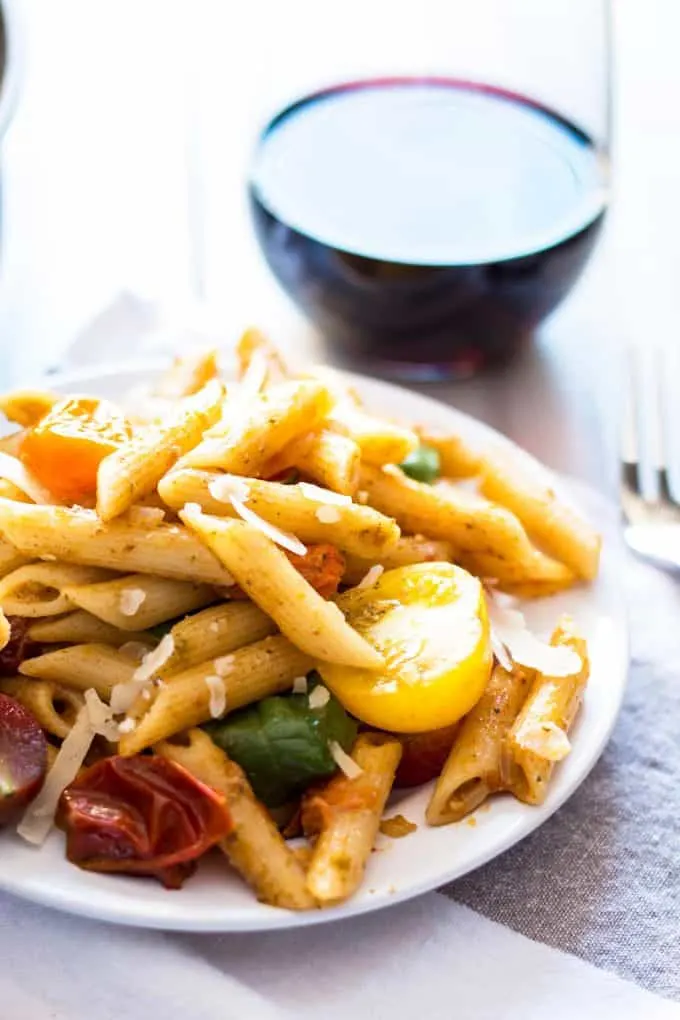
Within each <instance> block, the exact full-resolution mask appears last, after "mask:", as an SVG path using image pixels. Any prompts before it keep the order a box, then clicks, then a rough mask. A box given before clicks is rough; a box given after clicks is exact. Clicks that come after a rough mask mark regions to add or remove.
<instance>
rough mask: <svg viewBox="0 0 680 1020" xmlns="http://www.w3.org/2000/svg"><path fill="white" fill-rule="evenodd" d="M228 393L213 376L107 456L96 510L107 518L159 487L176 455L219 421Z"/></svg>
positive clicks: (101, 470)
mask: <svg viewBox="0 0 680 1020" xmlns="http://www.w3.org/2000/svg"><path fill="white" fill-rule="evenodd" d="M223 396H224V388H223V386H222V384H221V383H220V382H218V381H217V380H215V379H214V380H212V381H211V382H209V383H208V384H207V385H206V386H205V387H204V388H203V389H202V390H200V391H199V392H198V393H196V394H194V395H193V396H190V397H184V398H183V399H182V400H179V401H177V405H176V407H174V409H173V411H172V413H171V414H169V415H168V416H167V417H166V418H164V419H163V420H162V422H160V424H153V425H147V426H145V427H143V428H141V429H140V430H139V431H138V432H136V433H135V435H134V436H133V437H132V439H130V440H129V441H128V442H127V443H124V444H123V445H122V446H121V447H119V449H117V450H116V451H114V453H111V454H109V456H108V457H104V459H103V460H102V462H101V464H100V465H99V469H98V471H97V513H98V514H99V516H100V517H101V519H102V520H103V521H110V520H112V519H113V518H114V517H119V516H120V514H122V513H123V512H124V511H125V510H127V509H128V508H129V507H131V506H132V504H133V503H136V502H137V501H138V500H139V499H141V498H142V497H143V496H146V495H148V494H149V493H150V492H152V491H153V490H154V489H155V487H156V485H157V484H158V481H159V480H160V479H161V478H162V477H163V475H164V474H165V473H166V472H167V471H168V470H169V469H170V468H171V467H172V465H173V464H174V463H175V461H176V460H177V458H178V457H179V456H181V455H182V454H183V453H186V452H187V450H190V449H191V448H192V447H194V446H196V445H197V444H198V442H199V441H200V439H201V436H202V435H203V433H204V432H205V431H206V429H208V428H209V427H210V426H211V425H214V424H215V422H216V421H217V419H218V418H219V416H220V412H221V408H222V399H223Z"/></svg>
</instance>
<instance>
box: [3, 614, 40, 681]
mask: <svg viewBox="0 0 680 1020" xmlns="http://www.w3.org/2000/svg"><path fill="white" fill-rule="evenodd" d="M8 622H9V626H10V638H9V642H8V643H7V644H6V645H5V647H4V648H3V649H2V650H0V676H16V675H17V673H18V672H19V666H20V665H21V663H22V662H23V661H24V659H30V658H31V657H32V656H34V655H40V652H41V650H42V649H41V646H40V645H39V644H37V643H36V642H35V641H31V639H30V638H29V636H28V630H29V628H30V626H31V624H32V623H35V620H31V619H29V618H28V617H27V616H9V617H8Z"/></svg>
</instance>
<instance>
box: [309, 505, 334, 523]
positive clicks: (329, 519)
mask: <svg viewBox="0 0 680 1020" xmlns="http://www.w3.org/2000/svg"><path fill="white" fill-rule="evenodd" d="M314 516H315V517H316V519H317V521H320V522H321V524H337V523H338V521H339V520H340V511H339V510H337V509H336V507H334V506H320V507H319V509H318V510H316V511H315V513H314Z"/></svg>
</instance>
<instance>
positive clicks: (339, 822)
mask: <svg viewBox="0 0 680 1020" xmlns="http://www.w3.org/2000/svg"><path fill="white" fill-rule="evenodd" d="M351 757H352V760H353V761H354V763H355V764H356V766H357V767H358V770H359V774H358V775H356V776H354V777H353V778H349V777H347V776H343V775H340V776H337V777H336V778H334V779H331V781H330V783H329V784H328V787H327V788H326V789H325V790H323V789H322V790H320V791H318V792H317V793H313V794H311V795H310V796H309V799H308V801H307V803H305V804H304V805H303V824H304V825H305V829H306V831H307V832H308V834H310V835H315V834H316V833H317V832H318V835H317V838H316V842H315V844H314V851H313V853H312V859H311V861H310V864H309V871H308V872H307V888H308V889H309V891H310V892H311V893H312V895H313V896H314V897H315V899H317V900H318V901H319V903H321V904H323V905H325V906H332V905H333V904H336V903H342V901H343V900H346V899H348V897H349V896H351V895H352V893H353V892H355V891H356V889H357V888H358V886H359V885H360V883H361V879H362V877H363V874H364V869H365V867H366V863H367V861H368V858H369V856H370V854H371V850H372V849H373V846H374V844H375V838H376V836H377V835H378V828H379V826H380V819H381V818H382V813H383V810H384V808H385V803H386V801H387V798H388V796H389V793H390V790H391V789H392V784H393V783H394V775H395V772H396V770H397V765H398V764H399V759H400V758H401V744H400V743H399V741H397V740H394V739H391V738H390V737H388V736H387V735H385V734H379V733H362V734H361V736H360V737H359V738H358V739H357V742H356V743H355V745H354V747H353V748H352V755H351ZM305 816H306V817H305Z"/></svg>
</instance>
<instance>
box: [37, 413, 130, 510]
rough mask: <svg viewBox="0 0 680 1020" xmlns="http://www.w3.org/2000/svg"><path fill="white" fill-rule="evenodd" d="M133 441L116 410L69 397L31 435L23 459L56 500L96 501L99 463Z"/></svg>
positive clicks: (38, 424) (126, 423)
mask: <svg viewBox="0 0 680 1020" xmlns="http://www.w3.org/2000/svg"><path fill="white" fill-rule="evenodd" d="M131 435H132V429H131V426H130V423H129V422H128V421H127V420H126V418H125V417H124V416H123V415H122V414H121V412H120V411H119V410H118V408H117V407H116V406H115V404H111V403H109V402H108V401H107V400H97V399H95V398H92V397H69V398H67V399H66V400H60V401H59V403H57V404H55V405H54V407H53V408H52V410H51V411H50V412H49V413H48V414H46V415H45V417H44V418H42V419H41V420H40V421H39V422H38V423H37V425H34V427H33V428H32V429H29V431H28V432H27V433H26V435H25V436H24V439H23V441H22V443H21V447H20V450H19V457H20V459H21V461H22V463H23V464H24V465H25V466H26V467H27V468H28V470H29V471H31V472H32V473H33V474H34V475H35V477H36V478H37V479H38V480H39V481H40V482H42V484H43V485H44V486H45V487H46V488H47V489H49V490H50V492H52V493H54V495H55V496H56V497H57V498H58V499H61V500H66V501H68V502H73V503H75V502H79V501H81V500H85V499H87V498H88V497H90V496H93V495H94V493H95V492H96V489H97V468H98V467H99V464H100V462H101V461H102V460H103V459H104V457H106V456H108V454H110V453H113V451H114V450H116V449H117V448H118V447H119V446H120V445H121V443H124V442H125V441H126V440H127V439H129V438H130V436H131Z"/></svg>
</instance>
